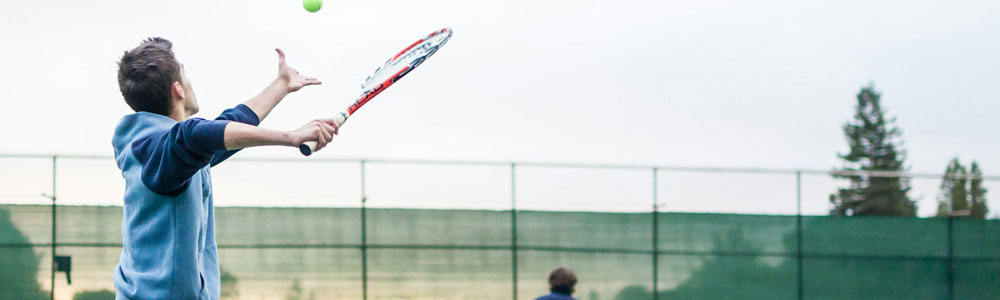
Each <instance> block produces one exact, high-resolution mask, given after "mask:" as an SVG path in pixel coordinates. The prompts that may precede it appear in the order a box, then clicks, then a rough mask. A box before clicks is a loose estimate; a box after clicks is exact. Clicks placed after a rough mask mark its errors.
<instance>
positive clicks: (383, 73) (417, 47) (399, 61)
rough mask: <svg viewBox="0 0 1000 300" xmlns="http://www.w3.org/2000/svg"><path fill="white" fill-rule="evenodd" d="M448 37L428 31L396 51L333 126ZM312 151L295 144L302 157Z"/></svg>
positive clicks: (446, 32) (446, 33) (444, 31)
mask: <svg viewBox="0 0 1000 300" xmlns="http://www.w3.org/2000/svg"><path fill="white" fill-rule="evenodd" d="M448 38H451V28H444V29H441V30H438V31H435V32H432V33H431V34H430V35H428V36H427V37H424V38H422V39H420V40H418V41H416V42H415V43H413V44H410V46H409V47H406V49H403V51H400V52H399V54H396V56H393V57H392V58H390V59H389V60H388V61H386V62H385V64H384V65H382V66H381V67H379V68H378V69H375V73H372V74H371V75H369V76H368V78H366V79H365V82H364V83H362V84H361V95H359V96H358V98H357V100H355V101H354V104H351V106H349V107H347V109H346V110H344V111H342V112H340V113H339V114H337V115H336V116H334V117H333V121H334V122H336V123H337V126H338V127H339V126H340V125H344V122H346V121H347V118H348V117H350V116H351V115H353V114H354V112H355V111H357V110H358V109H359V108H361V106H363V105H365V103H368V101H369V100H371V99H372V98H375V96H377V95H378V94H379V93H381V92H382V91H383V90H385V89H386V88H389V86H391V85H392V84H393V83H396V81H399V79H401V78H403V76H406V74H409V73H410V71H413V69H414V68H416V67H417V66H419V65H420V64H421V63H423V62H424V60H426V59H427V58H428V57H431V55H434V52H437V50H438V49H439V48H441V46H444V43H446V42H448ZM314 150H316V142H314V141H309V142H305V143H303V144H302V145H299V151H300V152H302V155H305V156H309V155H311V154H312V153H313V151H314Z"/></svg>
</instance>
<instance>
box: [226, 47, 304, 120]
mask: <svg viewBox="0 0 1000 300" xmlns="http://www.w3.org/2000/svg"><path fill="white" fill-rule="evenodd" d="M274 51H277V52H278V78H275V79H274V81H271V84H269V85H267V87H266V88H264V90H263V91H261V92H260V94H258V95H257V96H255V97H253V98H250V100H247V102H244V103H243V104H245V105H246V106H248V107H250V109H252V110H253V111H254V112H255V113H257V117H258V118H259V119H260V120H261V121H263V120H264V118H265V117H267V115H268V114H270V113H271V110H272V109H274V106H276V105H278V102H281V99H284V98H285V96H286V95H288V94H289V93H292V92H295V91H298V90H299V89H301V88H302V87H304V86H307V85H314V84H321V82H320V81H319V80H318V79H316V78H312V77H307V76H302V75H301V74H299V71H296V70H295V69H293V68H292V67H289V66H288V64H286V63H285V52H283V51H281V49H274Z"/></svg>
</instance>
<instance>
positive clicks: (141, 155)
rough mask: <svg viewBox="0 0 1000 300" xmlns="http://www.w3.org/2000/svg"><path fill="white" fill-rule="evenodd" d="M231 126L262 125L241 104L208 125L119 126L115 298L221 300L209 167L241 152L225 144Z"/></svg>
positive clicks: (139, 117)
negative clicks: (121, 186)
mask: <svg viewBox="0 0 1000 300" xmlns="http://www.w3.org/2000/svg"><path fill="white" fill-rule="evenodd" d="M232 121H235V122H241V123H247V124H251V125H254V126H256V125H257V124H259V123H260V120H259V118H258V116H257V114H256V113H254V112H253V111H252V110H251V109H250V108H249V107H247V106H245V105H242V104H241V105H239V106H237V107H235V108H232V109H228V110H226V111H225V112H223V113H222V115H220V116H219V117H218V118H217V119H215V120H211V121H209V120H204V119H199V118H193V119H189V120H186V121H183V122H177V121H174V120H173V119H171V118H168V117H166V116H163V115H159V114H154V113H148V112H137V113H134V114H130V115H127V116H125V117H124V118H122V120H121V122H119V124H118V127H117V128H116V129H115V135H114V138H113V139H112V144H113V145H114V148H115V160H116V162H117V164H118V168H119V169H121V170H122V177H124V178H125V203H124V219H123V221H122V255H121V259H120V260H119V262H118V266H117V267H115V273H114V281H115V289H116V290H117V293H116V297H115V298H116V299H135V300H139V299H142V300H146V299H185V300H187V299H219V290H220V281H219V258H218V252H217V250H216V244H215V210H214V206H213V202H212V201H213V200H212V177H211V173H210V172H209V168H210V167H211V166H214V165H216V164H219V163H221V162H222V161H224V160H225V159H226V158H229V157H230V156H232V155H233V154H235V153H236V151H238V150H234V151H226V149H225V143H224V140H223V135H224V133H225V128H226V125H227V124H228V123H229V122H232Z"/></svg>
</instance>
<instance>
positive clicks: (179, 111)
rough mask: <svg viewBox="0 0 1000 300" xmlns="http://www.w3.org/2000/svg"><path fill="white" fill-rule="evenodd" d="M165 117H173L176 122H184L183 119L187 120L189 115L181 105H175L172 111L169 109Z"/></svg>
mask: <svg viewBox="0 0 1000 300" xmlns="http://www.w3.org/2000/svg"><path fill="white" fill-rule="evenodd" d="M167 117H168V118H171V119H174V121H177V122H184V120H187V119H188V117H190V115H188V113H187V111H185V110H184V106H183V105H175V106H174V109H173V111H171V112H170V114H169V115H167Z"/></svg>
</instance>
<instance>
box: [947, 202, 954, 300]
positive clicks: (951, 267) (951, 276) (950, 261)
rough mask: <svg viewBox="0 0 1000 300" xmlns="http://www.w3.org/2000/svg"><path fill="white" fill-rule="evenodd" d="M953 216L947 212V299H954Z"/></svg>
mask: <svg viewBox="0 0 1000 300" xmlns="http://www.w3.org/2000/svg"><path fill="white" fill-rule="evenodd" d="M954 219H955V217H954V216H952V215H951V213H950V212H949V214H948V299H949V300H952V299H955V264H954V263H955V255H954V239H953V238H952V235H953V234H954V229H953V228H952V223H953V222H954Z"/></svg>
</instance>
